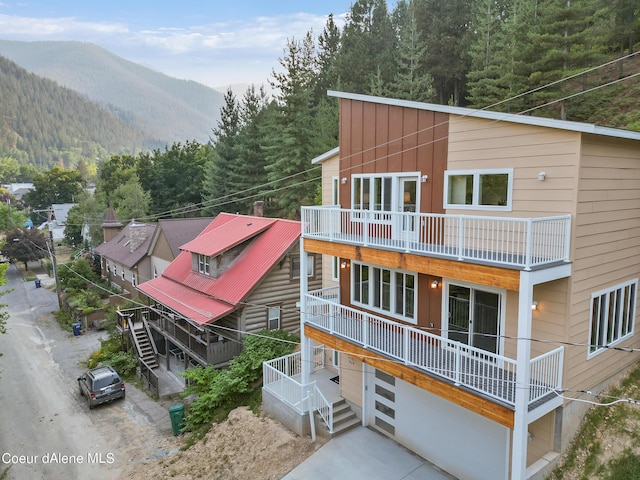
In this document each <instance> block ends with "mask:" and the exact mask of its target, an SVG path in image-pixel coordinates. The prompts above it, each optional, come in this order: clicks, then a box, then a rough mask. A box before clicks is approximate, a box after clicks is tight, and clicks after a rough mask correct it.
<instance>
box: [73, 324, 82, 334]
mask: <svg viewBox="0 0 640 480" xmlns="http://www.w3.org/2000/svg"><path fill="white" fill-rule="evenodd" d="M71 328H73V336H74V337H77V336H79V335H80V331H81V330H82V323H81V322H76V323H72V324H71Z"/></svg>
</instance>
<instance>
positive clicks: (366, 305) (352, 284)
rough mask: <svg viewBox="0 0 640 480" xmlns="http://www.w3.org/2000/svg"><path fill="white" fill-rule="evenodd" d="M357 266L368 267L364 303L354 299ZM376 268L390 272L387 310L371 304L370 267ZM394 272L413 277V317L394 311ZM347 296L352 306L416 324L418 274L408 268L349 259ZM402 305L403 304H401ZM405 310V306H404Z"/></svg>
mask: <svg viewBox="0 0 640 480" xmlns="http://www.w3.org/2000/svg"><path fill="white" fill-rule="evenodd" d="M357 266H363V267H367V268H369V269H370V270H369V274H370V276H369V280H368V282H369V288H368V293H369V298H368V303H364V302H362V301H356V300H355V299H354V292H355V280H354V278H355V270H356V267H357ZM374 268H377V269H380V270H387V271H389V272H390V286H389V310H384V309H382V308H379V307H375V306H374V305H373V301H372V295H373V288H372V285H373V284H372V277H371V274H372V271H371V270H372V269H374ZM396 273H401V274H403V275H406V276H411V277H413V318H411V317H407V316H404V315H401V314H398V313H396V312H395V305H396V281H395V274H396ZM349 297H350V301H351V304H352V305H354V306H358V307H362V308H366V309H367V310H370V311H372V312H377V313H380V314H382V315H385V316H388V317H392V318H397V319H399V320H402V321H404V322H407V323H411V324H413V325H417V324H418V274H417V273H416V272H411V271H408V270H400V269H396V268H389V267H381V266H379V265H374V264H371V263H364V262H357V261H354V260H352V261H351V272H350V278H349ZM403 306H404V304H403ZM405 310H406V308H405Z"/></svg>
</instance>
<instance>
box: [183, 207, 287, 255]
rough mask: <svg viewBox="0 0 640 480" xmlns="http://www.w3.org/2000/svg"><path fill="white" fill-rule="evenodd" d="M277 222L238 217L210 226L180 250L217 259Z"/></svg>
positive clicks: (260, 218) (267, 219) (269, 219)
mask: <svg viewBox="0 0 640 480" xmlns="http://www.w3.org/2000/svg"><path fill="white" fill-rule="evenodd" d="M275 221H276V220H275V219H272V218H262V217H247V216H244V215H243V216H240V215H238V216H237V217H236V218H232V219H229V221H227V222H224V223H223V222H220V225H217V226H215V227H212V224H209V227H208V228H206V229H205V230H204V231H203V232H202V234H201V235H198V236H197V237H196V238H195V239H193V240H192V241H190V242H188V243H186V244H184V245H182V246H181V247H180V249H181V250H186V251H187V252H193V253H200V254H202V255H206V256H207V257H215V256H216V255H218V254H220V253H222V252H224V251H225V250H228V249H229V248H231V247H233V246H234V245H238V244H239V243H242V242H243V241H245V240H247V239H248V238H251V237H253V236H255V235H256V233H258V232H261V231H263V230H264V229H266V228H267V227H269V225H271V224H272V223H273V222H275ZM212 223H213V222H212Z"/></svg>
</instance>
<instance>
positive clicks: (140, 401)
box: [0, 265, 172, 480]
mask: <svg viewBox="0 0 640 480" xmlns="http://www.w3.org/2000/svg"><path fill="white" fill-rule="evenodd" d="M7 276H8V277H9V284H8V285H6V286H5V287H6V288H12V289H13V290H12V291H11V292H10V293H8V294H6V295H4V296H2V297H0V302H2V303H6V304H8V309H7V310H8V312H9V314H10V319H9V321H8V323H7V334H6V335H0V352H1V353H2V354H3V355H2V357H0V477H1V476H2V472H3V471H4V470H6V469H8V479H47V480H48V479H58V478H59V479H63V478H64V479H75V478H83V479H100V480H103V479H104V480H109V479H116V478H120V477H121V475H123V472H124V471H125V470H126V468H127V467H128V466H129V465H132V464H133V463H135V462H138V461H141V460H145V459H147V458H151V457H153V456H163V455H166V454H167V451H168V450H169V449H170V448H172V446H171V445H169V446H168V444H167V442H169V443H170V441H171V440H172V436H171V424H170V420H169V416H168V413H167V411H166V409H165V408H164V407H163V406H160V405H158V404H157V403H156V402H154V401H153V400H151V399H150V398H149V397H147V395H146V394H145V393H143V392H140V391H139V390H137V389H135V388H134V387H133V386H131V385H128V389H127V399H126V400H124V401H116V402H114V403H112V404H108V405H105V406H100V407H98V408H95V409H94V410H89V409H88V407H87V404H86V402H85V400H84V399H83V397H81V396H80V395H79V394H78V387H77V383H76V380H75V379H76V378H77V376H78V375H79V373H80V372H81V371H82V370H83V367H82V365H81V364H80V362H81V361H83V360H86V359H87V358H88V355H89V354H90V353H91V352H92V351H95V350H97V349H98V348H99V345H100V338H101V337H105V336H106V333H104V332H95V331H93V332H91V331H90V332H86V333H84V334H83V335H81V336H78V337H74V336H73V335H72V334H71V333H69V332H66V331H62V330H61V329H60V328H59V326H58V324H57V323H56V322H55V320H54V319H53V316H52V315H51V312H53V311H55V310H57V299H56V295H55V292H54V291H52V290H49V289H47V288H36V287H35V283H34V282H24V281H23V280H22V278H21V277H20V275H19V273H18V271H17V269H16V267H15V266H14V265H12V266H11V267H10V268H9V271H8V273H7Z"/></svg>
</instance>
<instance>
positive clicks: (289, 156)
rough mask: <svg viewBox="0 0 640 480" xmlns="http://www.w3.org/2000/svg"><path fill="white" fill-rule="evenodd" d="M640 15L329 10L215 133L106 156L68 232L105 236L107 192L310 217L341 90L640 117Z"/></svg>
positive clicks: (199, 210) (189, 209)
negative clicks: (339, 15) (339, 13)
mask: <svg viewBox="0 0 640 480" xmlns="http://www.w3.org/2000/svg"><path fill="white" fill-rule="evenodd" d="M639 15H640V7H639V6H638V4H637V2H628V1H625V0H609V1H607V2H605V1H604V0H581V1H580V2H570V1H568V0H547V1H545V2H541V1H540V0H448V1H446V2H442V1H435V0H411V1H406V0H400V1H398V2H397V4H396V5H395V8H394V9H393V10H391V11H390V10H388V8H387V4H386V2H385V0H357V1H355V2H354V3H353V5H352V6H351V9H350V11H349V13H348V15H347V17H346V20H345V22H344V24H343V25H342V26H341V27H340V26H338V24H337V23H336V21H335V18H334V17H333V16H332V15H330V16H329V17H328V19H327V22H326V24H325V27H324V29H323V31H322V32H320V33H319V34H318V35H317V36H316V34H315V33H314V32H312V31H309V32H307V34H306V35H304V36H303V37H302V38H290V39H288V40H287V42H286V45H285V46H284V48H283V54H282V56H281V57H280V59H279V62H278V66H277V67H276V68H274V69H273V72H272V75H271V78H270V86H271V87H272V89H273V91H274V92H275V93H274V94H273V96H270V95H268V94H267V93H265V90H264V88H260V87H255V86H251V87H250V88H248V89H247V91H246V92H245V93H244V95H242V96H241V97H240V98H238V97H236V95H235V94H234V93H233V92H232V91H231V90H228V91H227V92H226V93H225V96H224V105H223V107H222V108H221V111H220V119H219V120H218V122H217V124H216V125H215V126H213V128H212V131H211V138H210V141H209V142H207V143H202V144H201V143H198V142H195V141H194V142H190V141H186V142H184V143H174V144H173V145H172V146H170V147H165V148H164V149H155V150H152V151H148V152H143V153H139V154H138V155H136V156H134V155H129V154H120V155H112V156H111V157H110V158H107V159H105V160H101V161H100V162H99V164H98V170H97V174H96V177H97V178H96V192H95V195H93V196H87V198H85V199H83V201H82V205H80V206H78V207H77V208H75V209H74V210H72V212H70V216H71V218H70V221H69V222H68V228H69V231H70V233H69V236H70V237H72V238H74V239H75V241H76V243H77V242H78V241H79V232H80V229H81V226H82V225H83V224H90V225H92V229H93V234H92V238H100V236H101V234H100V224H101V219H102V218H104V214H105V212H106V209H107V206H108V205H109V204H111V205H113V206H114V208H115V209H116V212H117V214H118V217H119V218H120V220H122V221H123V222H126V221H128V220H130V219H133V218H135V219H136V220H140V221H153V220H155V219H158V218H163V217H164V218H167V217H176V216H191V215H215V214H217V213H219V212H222V211H225V212H233V213H235V212H238V213H250V212H251V209H252V204H253V203H254V201H256V200H262V201H264V202H265V215H269V216H276V217H285V218H299V215H300V211H299V209H300V205H312V204H317V203H319V198H320V190H319V188H320V182H319V177H320V171H319V167H316V168H314V167H313V166H312V165H311V163H310V160H311V159H312V158H314V157H316V156H317V155H319V154H321V153H323V152H325V151H327V150H329V149H331V148H333V147H335V146H336V145H337V144H338V137H337V136H338V108H337V101H336V99H334V98H332V97H328V96H327V95H326V92H327V90H330V89H331V90H340V91H348V92H354V93H363V94H369V95H377V96H387V97H393V98H398V99H407V100H415V101H424V102H432V103H442V104H451V105H458V106H471V107H474V108H491V109H494V110H501V111H510V112H514V113H515V112H525V113H528V114H535V115H543V116H553V117H556V118H567V119H570V120H576V121H585V122H591V123H599V124H602V125H607V126H615V127H621V128H630V129H634V128H635V129H640V111H638V109H637V108H635V106H637V102H636V100H635V99H636V98H637V94H638V92H637V90H638V89H639V88H640V87H639V86H638V83H637V82H635V83H634V82H633V74H634V69H635V70H636V71H637V70H638V66H639V65H640V60H638V59H637V58H636V57H635V56H634V52H635V45H636V38H637V36H638V35H637V34H638V30H640V22H638V18H639ZM625 56H626V58H625V59H624V60H619V61H612V59H616V58H623V57H625ZM601 64H605V65H606V66H605V67H603V68H593V67H596V66H598V65H601ZM604 83H611V85H610V86H609V87H607V88H602V89H597V88H594V86H597V85H601V84H604ZM576 92H577V93H581V92H588V93H585V94H583V95H575V94H576ZM563 99H564V100H563ZM1 166H2V164H1V163H0V167H1ZM81 177H82V178H83V179H84V180H85V181H86V179H87V174H86V172H85V173H83V175H81ZM45 183H47V184H48V185H52V184H53V183H55V182H53V181H52V180H51V179H47V181H46V182H45ZM81 195H82V194H78V196H76V197H75V200H76V201H77V200H78V198H80V196H81ZM41 200H42V201H44V200H43V199H40V200H38V199H34V198H32V199H31V201H32V202H33V203H34V204H40V203H41ZM46 201H49V200H48V199H47V200H46ZM98 243H99V241H98Z"/></svg>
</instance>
